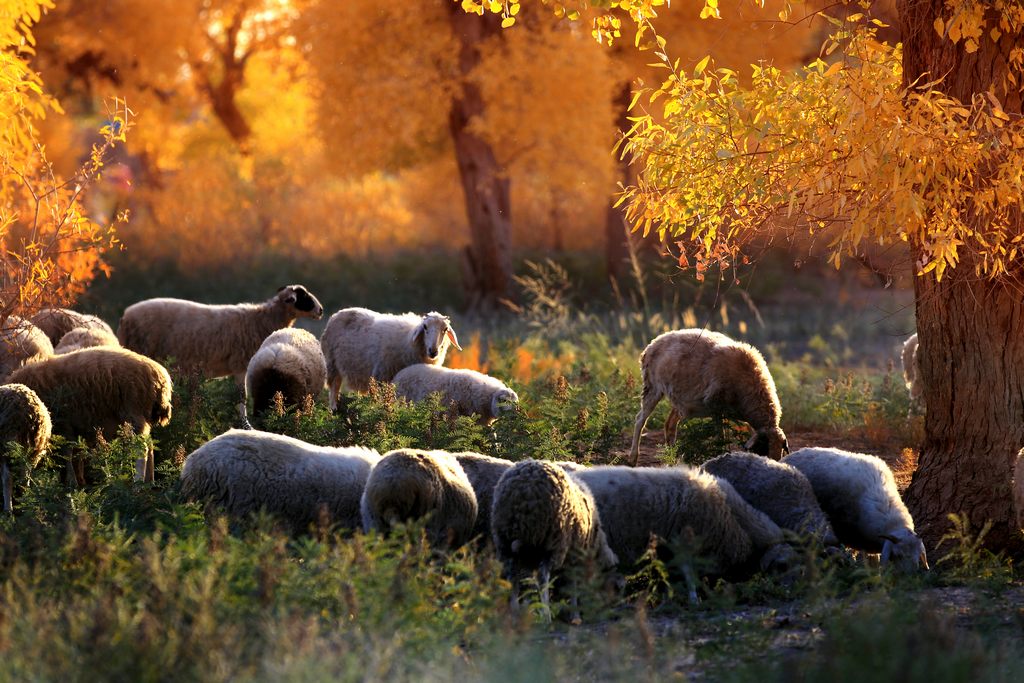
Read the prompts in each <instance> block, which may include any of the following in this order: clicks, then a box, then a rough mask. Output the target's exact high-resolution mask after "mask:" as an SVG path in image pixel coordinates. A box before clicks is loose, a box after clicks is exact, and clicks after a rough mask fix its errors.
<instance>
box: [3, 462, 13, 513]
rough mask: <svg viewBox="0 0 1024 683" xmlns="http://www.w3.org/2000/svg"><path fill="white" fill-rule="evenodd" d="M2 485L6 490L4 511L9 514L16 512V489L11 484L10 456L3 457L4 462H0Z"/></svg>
mask: <svg viewBox="0 0 1024 683" xmlns="http://www.w3.org/2000/svg"><path fill="white" fill-rule="evenodd" d="M0 485H2V486H3V490H4V512H6V513H7V514H13V513H14V500H13V498H14V491H13V490H12V489H13V486H12V485H11V461H10V459H8V458H4V459H3V464H0Z"/></svg>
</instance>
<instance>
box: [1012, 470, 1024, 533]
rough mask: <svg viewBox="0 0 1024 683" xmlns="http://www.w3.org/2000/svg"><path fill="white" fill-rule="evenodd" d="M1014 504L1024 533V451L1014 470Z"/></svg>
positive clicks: (1020, 527) (1018, 521) (1018, 524)
mask: <svg viewBox="0 0 1024 683" xmlns="http://www.w3.org/2000/svg"><path fill="white" fill-rule="evenodd" d="M1013 504H1014V507H1015V508H1016V509H1017V527H1018V528H1019V529H1020V530H1021V531H1022V532H1024V450H1022V451H1021V452H1020V453H1018V454H1017V466H1016V467H1015V468H1014V470H1013Z"/></svg>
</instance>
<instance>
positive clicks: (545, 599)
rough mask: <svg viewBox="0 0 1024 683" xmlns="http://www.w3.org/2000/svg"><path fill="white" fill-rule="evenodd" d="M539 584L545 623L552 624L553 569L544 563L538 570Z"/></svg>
mask: <svg viewBox="0 0 1024 683" xmlns="http://www.w3.org/2000/svg"><path fill="white" fill-rule="evenodd" d="M537 583H538V584H540V585H539V588H540V604H542V605H544V621H546V622H547V623H549V624H550V623H551V567H550V566H549V565H548V563H547V562H542V563H541V565H540V567H539V568H538V569H537Z"/></svg>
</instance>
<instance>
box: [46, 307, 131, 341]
mask: <svg viewBox="0 0 1024 683" xmlns="http://www.w3.org/2000/svg"><path fill="white" fill-rule="evenodd" d="M29 320H30V321H31V323H32V324H33V325H35V326H36V327H38V328H39V329H40V330H42V331H43V334H45V335H46V336H47V337H48V338H49V339H50V344H52V345H53V346H55V347H56V346H57V344H58V343H59V342H60V340H61V337H63V336H64V335H65V334H67V333H68V332H70V331H71V330H74V329H77V328H80V327H84V328H86V329H90V330H102V331H104V332H107V333H109V334H110V335H111V336H113V334H114V330H112V329H111V328H110V325H108V324H107V323H105V322H103V321H102V320H101V319H99V318H97V317H96V316H94V315H89V314H88V313H79V312H78V311H72V310H71V309H70V308H44V309H42V310H41V311H39V312H38V313H36V314H35V315H33V316H32V317H31V318H29Z"/></svg>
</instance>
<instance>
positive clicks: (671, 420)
mask: <svg viewBox="0 0 1024 683" xmlns="http://www.w3.org/2000/svg"><path fill="white" fill-rule="evenodd" d="M678 427H679V411H677V410H676V408H675V406H672V410H670V411H669V413H668V417H667V418H665V445H666V446H669V445H671V444H673V443H675V441H676V431H677V429H678Z"/></svg>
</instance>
